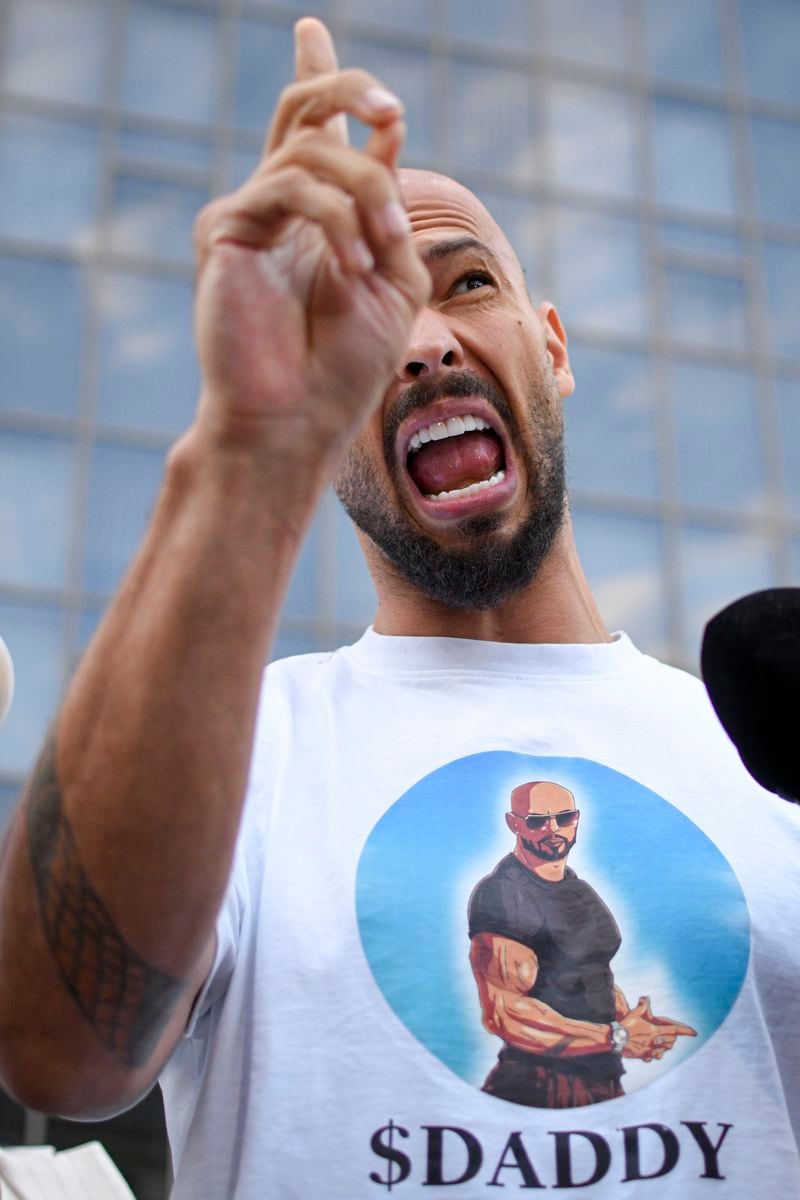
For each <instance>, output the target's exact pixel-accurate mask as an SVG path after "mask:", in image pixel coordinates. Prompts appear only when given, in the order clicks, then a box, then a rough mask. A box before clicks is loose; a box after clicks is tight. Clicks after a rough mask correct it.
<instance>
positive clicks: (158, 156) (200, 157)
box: [117, 129, 211, 170]
mask: <svg viewBox="0 0 800 1200" xmlns="http://www.w3.org/2000/svg"><path fill="white" fill-rule="evenodd" d="M117 153H118V155H119V156H120V158H127V159H132V160H133V161H135V162H144V163H156V164H157V165H158V166H164V167H197V168H198V169H200V170H202V169H204V168H209V167H210V166H211V143H210V142H209V141H207V140H206V139H198V138H179V137H172V136H171V135H170V134H167V133H147V132H145V131H143V130H141V129H122V130H121V131H120V133H119V137H118V140H117Z"/></svg>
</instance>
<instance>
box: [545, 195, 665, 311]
mask: <svg viewBox="0 0 800 1200" xmlns="http://www.w3.org/2000/svg"><path fill="white" fill-rule="evenodd" d="M556 221H557V236H556V244H555V251H556V295H557V297H558V304H559V308H560V309H561V315H562V317H564V318H565V320H566V323H567V329H568V331H569V327H570V326H572V325H576V326H581V327H584V328H586V329H593V330H604V331H606V332H609V333H618V334H626V333H643V332H644V331H645V329H646V327H647V324H648V322H647V316H646V312H647V308H646V299H645V288H644V266H643V261H642V244H641V237H640V230H639V222H638V221H636V220H634V219H630V218H628V217H607V216H603V215H601V214H600V213H585V212H580V211H578V210H573V209H569V208H567V207H566V205H563V206H561V207H560V208H559V209H558V210H557V212H556Z"/></svg>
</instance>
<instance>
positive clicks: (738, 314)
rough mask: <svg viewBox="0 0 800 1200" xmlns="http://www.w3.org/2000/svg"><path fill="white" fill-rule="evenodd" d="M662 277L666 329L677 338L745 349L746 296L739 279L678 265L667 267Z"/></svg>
mask: <svg viewBox="0 0 800 1200" xmlns="http://www.w3.org/2000/svg"><path fill="white" fill-rule="evenodd" d="M665 279H666V290H667V305H668V311H669V323H670V330H671V333H672V336H673V337H674V338H676V340H677V341H679V342H691V343H694V344H696V345H702V346H716V347H719V348H720V349H726V350H743V349H745V347H746V343H747V328H746V326H747V319H746V301H747V297H746V292H745V286H744V282H743V281H742V280H741V279H738V278H735V277H733V278H732V277H731V276H728V275H707V274H703V273H702V272H700V271H689V270H684V269H683V268H679V267H668V268H667V269H666V271H665Z"/></svg>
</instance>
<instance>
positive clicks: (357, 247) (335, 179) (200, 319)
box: [195, 18, 429, 461]
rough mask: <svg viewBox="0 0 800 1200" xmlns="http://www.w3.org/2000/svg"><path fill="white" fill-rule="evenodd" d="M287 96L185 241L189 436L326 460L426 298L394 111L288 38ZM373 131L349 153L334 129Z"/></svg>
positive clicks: (392, 360) (380, 381)
mask: <svg viewBox="0 0 800 1200" xmlns="http://www.w3.org/2000/svg"><path fill="white" fill-rule="evenodd" d="M296 65H297V80H296V82H295V83H293V84H291V85H290V86H289V87H288V88H286V89H285V91H284V92H283V94H282V96H281V99H280V102H279V104H278V107H277V110H276V112H275V115H274V118H273V121H272V124H271V127H270V130H269V134H268V136H267V140H266V145H265V150H264V154H263V157H262V159H261V162H260V163H259V165H258V167H257V169H256V171H255V172H254V174H253V175H252V176H251V178H250V179H249V180H248V181H247V182H246V183H245V184H244V185H243V186H242V187H241V188H239V189H238V191H236V192H233V193H232V194H231V195H228V196H225V197H222V198H221V199H219V200H216V201H214V202H212V203H211V204H210V205H208V206H207V207H206V208H205V209H204V210H203V211H202V213H201V214H200V216H199V218H198V220H197V224H196V232H195V240H196V252H197V261H198V289H197V311H196V327H197V338H198V345H199V351H200V359H201V364H202V369H203V376H204V389H203V397H202V401H201V406H200V412H199V416H198V425H199V427H200V428H201V429H202V430H204V432H205V433H206V434H208V435H210V436H211V438H212V439H214V440H216V441H217V442H219V443H221V444H233V445H236V446H237V447H244V448H247V449H252V450H253V451H254V452H256V453H259V452H261V451H262V450H263V451H266V452H267V453H269V454H270V455H272V454H274V453H276V452H277V453H281V454H288V455H290V456H291V457H292V459H293V460H294V461H296V459H297V458H298V457H299V458H300V459H303V458H305V457H306V456H309V457H319V456H320V455H321V456H322V457H323V458H332V459H335V458H336V457H337V456H338V453H339V452H340V451H341V450H342V449H343V448H344V446H345V445H346V444H347V443H348V442H349V441H350V440H351V439H352V438H353V437H354V436H355V434H356V433H357V431H358V429H359V427H360V425H361V424H362V422H363V421H364V420H366V418H367V416H368V415H369V413H370V412H371V411H372V409H373V408H374V406H375V405H376V404H377V403H378V401H379V399H380V397H381V395H382V394H383V392H384V390H385V387H386V385H387V383H388V381H389V379H390V378H391V375H392V372H393V371H394V369H395V368H396V366H397V363H398V362H399V361H400V359H401V357H402V354H403V351H404V350H405V347H406V343H407V339H408V336H409V333H410V329H411V324H412V322H413V319H414V317H415V316H416V313H417V311H418V309H419V307H420V305H421V304H422V303H423V302H424V300H425V299H426V297H427V294H428V289H429V279H428V274H427V272H426V271H425V270H424V268H423V267H422V265H421V263H420V261H419V259H418V257H417V255H416V253H415V251H414V248H413V245H412V242H411V239H410V237H409V233H408V223H407V220H406V216H405V211H404V209H403V207H402V204H401V200H400V194H399V190H398V186H397V180H396V177H395V174H394V168H395V164H396V159H397V155H398V152H399V150H400V148H401V146H402V144H403V141H404V137H405V127H404V125H403V121H402V112H403V110H402V105H401V103H400V101H399V100H398V99H397V98H396V97H394V96H392V95H391V94H390V93H388V92H387V91H386V90H385V89H384V88H383V87H382V86H381V84H380V83H379V82H378V81H377V80H376V79H375V78H374V77H373V76H371V75H369V74H367V73H366V72H364V71H359V70H347V71H340V70H339V69H338V65H337V61H336V55H335V51H334V48H333V43H332V41H331V39H330V35H329V34H328V31H327V29H326V28H325V27H324V26H323V25H322V24H321V23H320V22H319V21H317V20H315V19H313V18H306V19H304V20H302V21H300V22H298V24H297V27H296ZM345 113H349V114H352V115H353V116H355V117H357V118H358V119H360V120H361V121H364V122H365V123H366V124H367V125H369V126H371V128H372V133H371V136H370V139H369V142H368V144H367V146H366V148H365V149H364V150H363V151H360V150H356V149H354V148H353V147H351V146H348V145H347V143H346V141H345V139H344V136H343V127H344V123H343V114H345Z"/></svg>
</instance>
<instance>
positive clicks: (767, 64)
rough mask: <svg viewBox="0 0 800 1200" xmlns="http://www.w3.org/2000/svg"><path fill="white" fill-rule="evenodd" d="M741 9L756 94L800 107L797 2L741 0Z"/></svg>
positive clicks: (799, 9)
mask: <svg viewBox="0 0 800 1200" xmlns="http://www.w3.org/2000/svg"><path fill="white" fill-rule="evenodd" d="M739 8H740V11H741V14H742V42H743V44H744V57H745V66H746V69H747V79H748V84H749V87H750V90H751V91H752V93H753V95H754V96H760V97H762V98H763V99H764V100H785V101H787V102H788V103H789V104H800V68H798V46H800V4H798V3H797V0H739Z"/></svg>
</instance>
